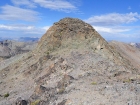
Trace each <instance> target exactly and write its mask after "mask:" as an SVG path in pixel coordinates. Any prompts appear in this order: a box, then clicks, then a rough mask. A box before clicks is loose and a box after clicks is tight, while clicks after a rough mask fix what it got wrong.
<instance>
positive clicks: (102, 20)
mask: <svg viewBox="0 0 140 105" xmlns="http://www.w3.org/2000/svg"><path fill="white" fill-rule="evenodd" d="M139 18H140V15H139V14H138V13H137V12H136V13H132V12H131V13H126V14H120V13H110V14H105V15H100V16H92V17H90V18H88V19H86V20H85V21H86V22H87V23H90V24H92V25H98V26H105V25H106V26H109V25H120V24H125V23H131V22H135V21H137V20H138V19H139Z"/></svg>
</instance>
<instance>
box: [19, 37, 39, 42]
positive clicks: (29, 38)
mask: <svg viewBox="0 0 140 105" xmlns="http://www.w3.org/2000/svg"><path fill="white" fill-rule="evenodd" d="M38 40H39V38H37V37H36V38H32V37H20V38H19V39H18V41H23V42H36V41H38Z"/></svg>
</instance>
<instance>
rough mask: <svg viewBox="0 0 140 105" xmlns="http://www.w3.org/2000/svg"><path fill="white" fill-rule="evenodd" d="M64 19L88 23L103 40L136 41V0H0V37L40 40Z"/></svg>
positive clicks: (139, 19) (139, 6) (139, 21)
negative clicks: (71, 18)
mask: <svg viewBox="0 0 140 105" xmlns="http://www.w3.org/2000/svg"><path fill="white" fill-rule="evenodd" d="M64 17H73V18H79V19H82V20H83V21H85V22H87V23H89V24H91V25H92V26H93V27H94V28H95V29H96V30H97V31H98V32H99V33H100V34H101V35H102V36H103V37H104V38H105V39H106V40H118V41H123V42H140V0H1V1H0V37H7V38H18V37H39V38H40V37H41V36H42V35H43V34H44V33H45V32H46V30H47V29H48V28H49V27H50V26H52V25H53V23H54V22H57V21H59V20H60V19H62V18H64Z"/></svg>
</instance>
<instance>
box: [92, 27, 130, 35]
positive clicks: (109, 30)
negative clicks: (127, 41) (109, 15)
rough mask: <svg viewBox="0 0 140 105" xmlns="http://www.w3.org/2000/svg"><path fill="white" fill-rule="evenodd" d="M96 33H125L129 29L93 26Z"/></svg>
mask: <svg viewBox="0 0 140 105" xmlns="http://www.w3.org/2000/svg"><path fill="white" fill-rule="evenodd" d="M93 27H94V28H95V29H96V30H97V31H98V32H106V33H121V32H127V31H130V30H131V29H129V28H125V27H102V26H93Z"/></svg>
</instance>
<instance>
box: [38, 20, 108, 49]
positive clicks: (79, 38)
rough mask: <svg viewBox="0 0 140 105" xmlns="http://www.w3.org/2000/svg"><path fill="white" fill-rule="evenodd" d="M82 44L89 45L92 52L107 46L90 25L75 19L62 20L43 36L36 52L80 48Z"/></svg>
mask: <svg viewBox="0 0 140 105" xmlns="http://www.w3.org/2000/svg"><path fill="white" fill-rule="evenodd" d="M83 43H84V44H89V46H90V47H91V46H92V48H93V49H94V50H95V49H101V48H102V47H103V46H104V43H106V44H107V42H106V41H105V40H104V39H103V38H102V37H101V36H100V35H99V33H98V32H97V31H96V30H95V29H94V28H93V27H92V26H91V25H90V24H88V23H85V22H84V21H82V20H80V19H77V18H64V19H61V20H60V21H59V22H56V23H54V25H53V26H52V27H50V28H49V29H48V31H47V32H46V33H45V34H44V35H43V37H42V38H41V39H40V41H39V44H38V50H39V51H40V50H41V51H48V50H49V51H53V50H55V49H58V48H65V47H69V46H71V47H75V46H80V45H81V44H83ZM91 44H92V45H91Z"/></svg>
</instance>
